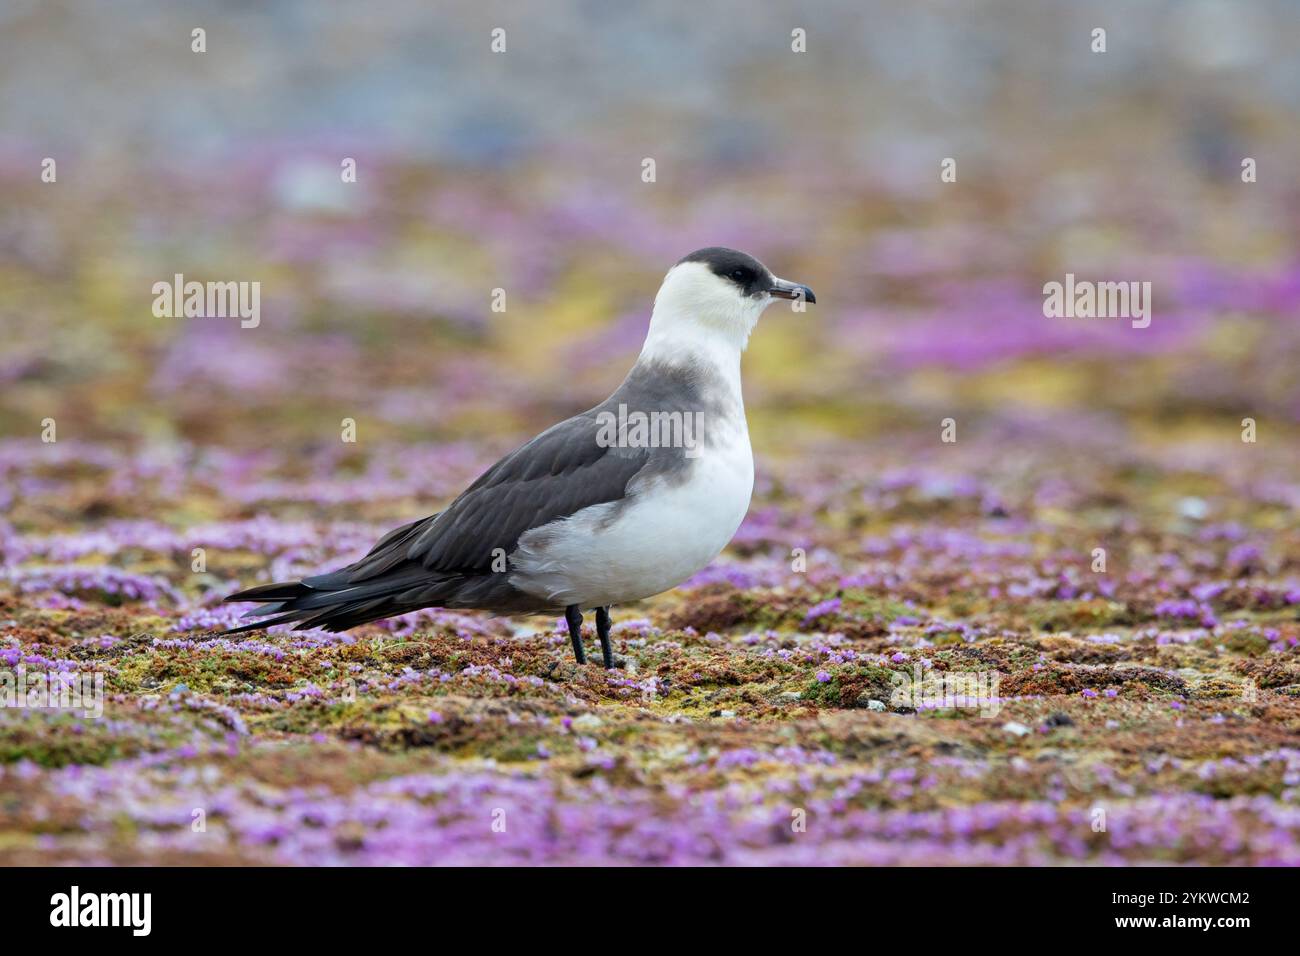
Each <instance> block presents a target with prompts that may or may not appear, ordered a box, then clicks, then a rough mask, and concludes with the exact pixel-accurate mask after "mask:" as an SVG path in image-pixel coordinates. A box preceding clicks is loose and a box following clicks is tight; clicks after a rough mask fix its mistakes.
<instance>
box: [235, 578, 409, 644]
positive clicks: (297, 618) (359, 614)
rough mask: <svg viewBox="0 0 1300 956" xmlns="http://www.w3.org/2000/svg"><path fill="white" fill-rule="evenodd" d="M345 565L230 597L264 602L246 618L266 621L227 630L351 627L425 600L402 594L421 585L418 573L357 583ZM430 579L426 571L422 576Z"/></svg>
mask: <svg viewBox="0 0 1300 956" xmlns="http://www.w3.org/2000/svg"><path fill="white" fill-rule="evenodd" d="M349 576H350V575H349V574H348V573H347V571H346V570H344V571H335V572H333V573H331V574H322V575H318V576H317V577H312V578H305V579H303V580H302V581H287V582H284V583H281V584H263V585H261V586H260V587H255V588H249V589H248V590H247V591H240V592H238V593H237V594H232V595H230V597H228V598H226V601H227V602H240V601H248V602H255V603H257V604H260V605H262V606H261V607H256V608H253V610H251V611H249V612H248V613H247V614H245V615H244V617H258V618H263V620H259V621H255V622H254V623H252V624H245V625H243V626H241V627H232V628H230V629H229V630H227V631H222V632H221V633H222V634H241V633H243V632H245V631H257V630H261V629H263V628H267V627H275V626H276V625H277V624H294V625H295V627H294V630H295V631H306V630H309V629H311V628H316V627H319V628H323V629H324V630H327V631H346V630H348V629H349V628H353V627H357V626H359V625H361V624H366V623H369V622H370V621H378V620H380V619H381V618H385V617H393V616H394V615H397V614H405V613H406V612H407V611H414V610H416V609H417V608H420V607H423V606H424V604H423V602H419V603H414V604H412V603H411V598H410V597H408V598H407V599H406V600H403V599H402V595H403V594H404V593H407V592H410V591H411V590H412V589H415V590H416V591H417V592H418V591H419V590H421V589H420V587H419V583H420V582H419V581H418V580H417V576H416V575H410V574H407V575H397V576H394V577H388V578H379V579H377V580H372V581H366V582H364V583H360V584H353V583H350V582H349V581H348V578H349ZM420 577H423V578H424V581H425V583H426V584H427V582H428V577H427V574H426V575H420Z"/></svg>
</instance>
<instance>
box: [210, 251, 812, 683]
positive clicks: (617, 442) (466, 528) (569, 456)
mask: <svg viewBox="0 0 1300 956" xmlns="http://www.w3.org/2000/svg"><path fill="white" fill-rule="evenodd" d="M777 299H786V300H791V301H792V310H793V311H803V307H802V305H801V304H800V303H802V302H816V301H817V299H816V296H815V295H814V294H813V291H812V289H810V288H809V287H808V286H806V285H802V284H800V283H796V282H789V281H787V280H785V279H779V278H777V277H776V276H774V275H773V274H772V272H771V271H770V270H769V269H768V268H767V267H766V266H765V265H763V264H762V263H761V262H759V261H758V260H757V259H755V258H754V257H753V256H751V255H748V254H746V253H743V252H738V251H736V250H734V249H728V248H724V247H721V246H711V247H709V248H706V249H699V250H697V251H695V252H692V253H691V254H689V255H687V256H685V257H683V258H682V259H680V260H679V261H678V262H677V263H676V264H674V265H673V267H672V268H671V269H669V270H668V273H667V275H665V277H664V280H663V283H662V284H661V286H660V288H659V291H658V293H657V294H656V296H655V299H654V307H653V309H652V311H651V315H650V322H649V327H648V330H647V332H646V337H645V342H644V344H643V346H642V348H641V353H640V355H639V356H638V357H637V360H636V362H635V364H634V365H633V366H632V369H631V371H630V372H628V374H627V377H626V378H625V379H624V380H623V382H622V384H620V385H619V386H618V388H616V389H615V390H614V392H613V394H611V395H610V396H609V397H608V398H607V399H605V400H604V401H603V402H601V403H600V404H599V405H596V406H594V407H593V408H590V409H588V410H587V411H585V412H582V413H581V414H578V415H574V416H573V417H572V418H569V419H566V420H565V421H562V422H560V423H559V424H557V425H554V426H552V427H551V428H548V429H546V430H545V431H543V432H542V433H541V434H539V435H537V436H536V437H535V438H533V439H532V440H531V441H529V442H527V443H525V444H523V445H521V446H520V447H519V448H517V449H515V450H514V451H512V452H510V453H509V454H507V455H506V456H505V457H504V458H502V459H501V460H500V461H498V462H497V463H496V464H495V465H493V466H492V467H491V468H489V469H488V470H487V471H485V472H484V473H483V474H482V475H480V476H479V477H478V478H477V479H476V480H475V481H474V482H473V483H472V484H471V485H470V486H469V487H468V488H466V489H465V490H464V491H463V492H461V493H460V495H458V496H457V497H456V498H455V499H454V500H453V501H452V502H451V503H450V504H449V505H447V507H446V508H444V509H443V510H442V511H439V512H437V513H436V514H433V515H430V516H428V517H425V518H421V519H419V520H417V521H412V522H411V523H409V524H406V525H403V526H401V527H399V528H396V529H394V530H392V531H390V532H389V533H388V534H386V535H384V536H383V537H382V538H380V539H379V541H378V542H377V543H376V544H375V545H374V547H373V548H371V549H370V551H369V553H367V554H366V555H365V556H364V557H363V558H361V559H360V560H358V561H355V562H353V563H352V564H349V565H347V566H346V567H342V568H339V569H337V570H334V571H330V572H328V573H325V574H318V575H315V576H312V577H305V578H303V579H302V580H300V581H289V582H281V583H275V584H265V585H261V586H259V587H253V588H249V589H247V590H244V591H239V592H238V593H235V594H232V595H230V596H229V597H227V598H225V600H226V601H227V602H253V603H256V604H257V605H258V607H255V608H253V609H252V610H250V611H248V612H246V613H245V614H244V615H243V616H244V617H245V618H249V617H255V618H259V619H260V620H258V621H256V622H254V623H251V624H247V625H243V626H240V627H234V628H230V629H228V630H226V631H223V632H222V633H223V634H237V633H241V632H244V631H251V630H257V629H261V628H268V627H273V626H276V625H281V624H292V625H294V627H293V629H294V630H308V629H313V628H321V629H324V630H326V631H332V632H341V631H346V630H349V629H351V628H354V627H358V626H360V625H362V624H365V623H368V622H371V621H377V620H381V619H383V618H388V617H393V616H396V615H399V614H405V613H408V612H410V611H415V610H419V609H421V608H427V607H440V608H453V609H477V610H482V611H488V612H492V613H494V614H497V615H510V616H515V615H526V614H540V613H548V612H549V613H555V614H559V613H563V615H564V620H565V622H566V624H567V626H568V630H569V637H570V640H571V641H572V644H573V655H574V658H575V660H576V661H577V663H578V664H586V662H587V659H586V652H585V649H584V647H583V643H582V622H583V612H584V611H593V610H594V612H595V615H596V633H597V636H598V638H599V640H600V649H601V660H602V663H603V664H604V666H605V667H606V668H609V667H613V666H615V660H614V655H613V650H612V647H611V644H610V629H611V621H610V613H609V612H610V607H611V606H613V605H615V604H625V603H628V602H631V601H638V600H641V599H643V598H647V597H651V596H653V595H655V594H660V593H662V592H664V591H668V590H670V589H672V588H674V587H677V586H678V585H679V584H681V583H683V582H684V581H686V580H688V579H689V578H690V577H692V576H693V575H694V574H696V573H697V572H698V571H700V570H702V569H703V568H704V567H706V566H707V565H708V564H709V563H710V562H711V561H712V560H713V559H714V558H715V557H717V556H718V554H719V553H721V551H722V550H723V548H725V547H726V546H727V544H728V543H729V542H730V541H731V538H732V536H733V535H734V534H735V533H736V531H737V529H738V528H739V527H740V524H741V522H742V521H743V520H744V517H745V514H746V512H747V511H748V510H749V503H750V496H751V494H752V492H753V487H754V459H753V453H752V450H751V448H750V443H749V427H748V424H747V422H746V420H745V407H744V400H743V397H742V394H741V378H740V360H741V354H742V353H743V352H744V350H745V347H746V345H747V344H748V342H749V338H750V334H751V333H752V332H753V331H754V328H755V326H756V325H757V323H758V320H759V317H760V316H761V315H762V313H763V311H764V310H765V309H766V308H767V307H768V306H769V305H771V304H772V303H773V302H774V301H775V300H777Z"/></svg>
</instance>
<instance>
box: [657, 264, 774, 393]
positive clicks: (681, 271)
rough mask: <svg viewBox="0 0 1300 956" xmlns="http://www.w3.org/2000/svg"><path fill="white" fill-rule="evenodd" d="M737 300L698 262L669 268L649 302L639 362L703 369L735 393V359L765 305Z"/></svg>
mask: <svg viewBox="0 0 1300 956" xmlns="http://www.w3.org/2000/svg"><path fill="white" fill-rule="evenodd" d="M771 301H772V300H771V297H770V296H763V297H761V298H758V299H753V298H747V297H745V296H742V295H740V294H739V293H738V292H737V291H736V289H735V288H734V286H732V285H731V284H730V283H728V282H725V281H724V280H722V279H719V278H718V277H717V276H715V275H714V274H713V273H712V272H710V271H709V269H708V267H707V266H705V265H704V264H703V263H698V262H683V263H681V264H679V265H677V266H674V267H673V268H672V269H671V270H670V271H669V273H668V275H667V276H666V277H665V278H664V282H663V285H662V286H660V287H659V294H658V295H656V296H655V306H654V312H653V314H652V315H651V316H650V329H649V331H648V332H647V333H646V338H645V345H643V346H642V347H641V356H640V358H639V359H638V360H637V361H638V363H640V362H665V363H668V364H671V365H687V364H690V363H692V362H697V363H704V364H708V365H711V366H713V367H714V368H716V369H717V370H718V371H719V372H720V373H722V375H723V376H724V377H725V378H726V379H727V381H728V383H730V384H733V385H734V388H735V390H736V393H737V394H739V392H740V353H741V352H743V351H744V350H745V346H746V345H748V344H749V336H750V333H751V332H753V331H754V326H755V325H756V324H757V323H758V317H759V316H760V315H761V314H762V312H763V310H764V309H765V308H767V306H768V305H769V304H770V303H771Z"/></svg>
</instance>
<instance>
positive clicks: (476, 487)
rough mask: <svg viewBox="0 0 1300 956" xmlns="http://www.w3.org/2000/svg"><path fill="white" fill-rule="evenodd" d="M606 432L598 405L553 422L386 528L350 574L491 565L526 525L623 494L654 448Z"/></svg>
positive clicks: (471, 570) (472, 569) (479, 569)
mask: <svg viewBox="0 0 1300 956" xmlns="http://www.w3.org/2000/svg"><path fill="white" fill-rule="evenodd" d="M598 434H599V427H598V423H597V421H596V419H595V416H594V415H592V414H591V413H587V414H584V415H579V416H576V417H574V418H570V419H568V420H567V421H564V422H561V423H560V424H558V425H555V426H554V427H552V428H549V429H547V430H546V431H544V432H542V434H540V435H538V436H537V437H536V438H534V439H533V440H532V441H530V442H528V443H527V444H525V445H523V446H521V447H520V448H517V449H516V450H515V451H513V452H511V453H510V454H509V455H507V456H506V457H505V458H502V459H501V460H500V461H499V462H497V463H496V464H495V465H493V466H492V467H491V468H489V469H488V470H487V471H486V472H484V473H483V475H481V476H480V477H479V478H478V480H477V481H475V482H474V483H473V484H472V485H470V486H469V487H468V488H467V489H465V491H464V492H462V493H461V494H460V496H459V497H458V498H456V500H455V501H453V502H452V503H451V504H450V505H448V506H447V508H446V509H444V510H443V511H442V512H440V513H438V514H436V515H432V516H430V517H428V518H424V519H422V520H420V521H416V522H412V523H411V524H409V525H405V526H403V527H401V528H398V529H396V530H395V531H392V532H390V533H389V534H388V535H386V536H385V538H384V539H383V540H382V541H381V542H380V543H379V544H378V545H376V546H375V548H374V549H373V550H372V551H371V553H370V554H368V555H367V556H366V557H365V558H362V559H361V560H360V561H358V562H357V563H356V564H354V565H352V566H351V567H349V568H348V569H347V571H348V579H349V581H352V582H356V581H362V580H366V579H368V578H371V577H374V576H375V575H379V574H383V573H385V572H387V571H390V570H392V569H393V568H395V567H397V566H398V565H405V564H407V563H408V562H409V563H410V564H415V563H417V562H418V564H419V565H420V566H422V567H423V568H424V569H425V570H426V571H434V572H443V573H460V574H482V573H487V572H488V571H491V570H493V568H492V564H493V558H494V556H496V555H497V554H499V553H504V554H509V553H510V552H512V551H513V550H514V549H515V546H516V545H517V544H518V542H519V537H520V535H522V534H524V533H525V532H526V531H529V530H530V529H532V528H537V527H540V526H541V525H544V524H547V523H549V522H551V521H555V520H558V519H560V518H566V517H568V516H570V515H573V514H576V513H577V512H579V511H581V510H582V509H584V508H589V507H591V506H592V505H597V504H602V503H604V502H608V501H617V500H619V499H621V498H622V497H623V496H624V494H625V492H626V489H627V485H628V482H629V481H631V480H632V479H633V478H634V477H635V476H636V475H637V473H638V472H640V471H641V470H642V469H643V468H645V467H646V465H647V464H648V463H649V462H650V457H651V452H652V451H654V449H647V448H623V447H610V446H607V445H605V444H602V443H601V442H599V441H598V440H597V436H598ZM497 549H501V552H498V551H497Z"/></svg>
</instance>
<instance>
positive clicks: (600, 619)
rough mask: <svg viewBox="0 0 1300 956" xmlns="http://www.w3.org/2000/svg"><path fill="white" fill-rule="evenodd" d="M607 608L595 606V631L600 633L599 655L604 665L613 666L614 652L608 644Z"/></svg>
mask: <svg viewBox="0 0 1300 956" xmlns="http://www.w3.org/2000/svg"><path fill="white" fill-rule="evenodd" d="M610 626H611V625H610V620H609V608H608V607H598V608H596V633H597V634H599V635H600V657H601V661H602V662H603V663H604V665H605V666H606V667H613V666H614V652H613V650H611V649H610V646H609V629H610Z"/></svg>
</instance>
